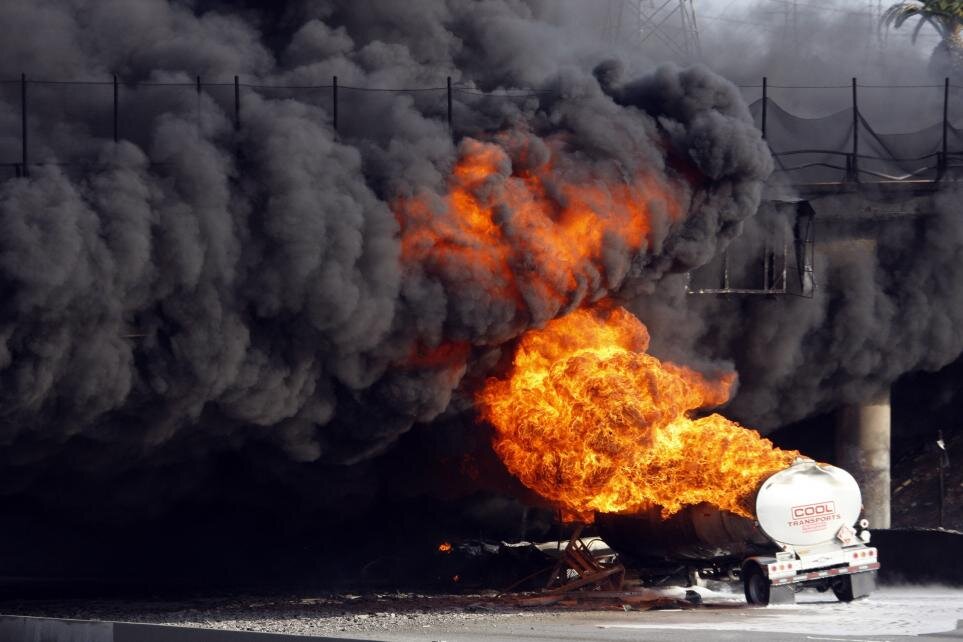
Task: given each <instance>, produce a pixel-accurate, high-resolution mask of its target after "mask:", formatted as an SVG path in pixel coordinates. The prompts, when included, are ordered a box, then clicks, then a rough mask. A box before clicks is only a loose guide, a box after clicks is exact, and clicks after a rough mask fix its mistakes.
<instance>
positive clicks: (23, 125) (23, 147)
mask: <svg viewBox="0 0 963 642" xmlns="http://www.w3.org/2000/svg"><path fill="white" fill-rule="evenodd" d="M20 166H21V168H22V169H21V171H22V172H23V175H24V176H29V175H30V170H29V169H28V167H27V74H26V73H21V74H20Z"/></svg>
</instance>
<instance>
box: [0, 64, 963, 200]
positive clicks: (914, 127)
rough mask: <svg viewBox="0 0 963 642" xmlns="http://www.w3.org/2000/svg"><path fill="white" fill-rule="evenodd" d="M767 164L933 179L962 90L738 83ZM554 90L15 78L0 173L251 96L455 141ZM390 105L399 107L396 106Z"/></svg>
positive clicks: (143, 135)
mask: <svg viewBox="0 0 963 642" xmlns="http://www.w3.org/2000/svg"><path fill="white" fill-rule="evenodd" d="M740 89H741V91H742V92H743V96H744V97H745V98H746V100H747V102H749V104H750V112H751V114H752V116H753V118H754V119H755V122H756V125H757V126H758V127H759V128H760V129H761V130H762V132H763V134H764V136H765V137H766V140H767V141H768V143H769V146H770V148H771V149H772V151H773V154H774V156H775V158H776V164H777V170H776V173H777V176H781V180H785V181H786V182H789V183H794V184H808V183H821V182H845V181H853V182H854V181H887V180H897V181H898V180H936V179H939V178H941V177H943V176H945V175H946V174H947V172H952V171H954V170H958V169H960V168H963V100H961V98H963V91H961V90H963V87H960V86H956V85H953V84H951V83H950V82H949V81H948V80H947V81H946V82H944V83H942V84H936V85H926V84H920V85H886V86H883V85H861V84H859V83H858V82H857V81H856V80H855V79H854V80H853V82H852V84H849V85H830V86H790V85H777V84H769V83H768V81H767V80H766V79H763V80H762V82H761V83H759V84H756V85H745V86H741V87H740ZM553 93H554V92H538V91H519V92H483V91H479V90H477V89H472V88H465V87H458V86H452V84H451V80H450V79H449V80H448V82H447V83H446V84H444V85H439V86H435V87H422V88H392V89H380V88H370V87H352V86H344V85H339V84H338V79H337V77H333V78H332V79H331V82H330V83H326V84H321V85H302V86H295V85H288V86H277V85H261V84H250V83H243V82H240V79H239V78H238V77H235V78H234V79H233V81H228V82H207V81H202V80H201V79H200V78H197V79H195V80H194V81H193V82H137V83H129V82H124V81H121V80H119V79H117V78H112V79H108V80H103V81H99V80H92V81H83V80H80V81H52V80H44V79H30V78H27V77H26V76H23V77H21V78H20V79H9V80H2V81H0V167H2V171H3V174H2V175H4V176H10V175H20V174H23V173H25V172H27V173H29V171H30V168H31V167H34V166H36V165H39V164H47V163H59V164H70V165H79V166H84V165H85V164H95V163H97V162H98V154H99V152H98V150H99V149H100V148H101V144H102V143H103V141H105V140H115V141H119V140H129V141H132V142H134V143H137V144H138V145H140V146H142V147H145V148H146V147H148V146H149V145H150V143H151V138H150V137H151V136H152V135H153V134H152V132H153V127H152V120H153V119H154V118H156V117H157V115H158V114H163V113H177V114H179V115H180V116H181V117H182V118H183V117H187V118H191V117H193V118H196V119H197V120H198V122H200V119H201V118H202V114H203V112H204V110H205V109H207V108H208V107H210V106H211V105H213V106H216V107H217V109H218V110H219V114H220V115H221V117H222V118H226V119H228V120H229V121H231V122H232V123H233V125H234V127H235V128H239V127H240V126H241V124H242V123H243V122H244V118H245V105H246V104H247V105H250V104H251V101H252V100H253V99H254V96H255V95H256V96H258V97H260V98H262V99H273V100H297V101H298V102H299V103H303V104H307V105H310V106H312V107H314V108H316V109H317V113H318V114H319V118H323V119H326V121H327V122H329V123H330V124H331V126H332V127H334V128H335V129H336V130H337V131H338V133H339V135H341V136H342V137H344V138H346V139H352V138H364V137H369V136H377V135H379V134H390V131H389V130H390V128H391V127H393V126H395V121H394V119H396V118H398V117H399V111H400V110H399V105H400V106H402V107H404V108H408V109H413V110H415V111H417V112H419V113H420V114H422V115H423V116H425V117H427V118H431V119H437V120H438V121H441V122H446V123H447V126H448V127H449V128H451V130H452V134H453V135H457V134H458V125H459V122H462V123H464V122H467V121H468V120H469V117H468V114H469V112H470V113H471V121H472V123H473V127H474V128H477V127H479V119H481V122H480V126H481V127H483V128H484V127H485V126H486V124H485V122H484V121H485V119H488V120H490V122H489V123H488V126H490V127H497V126H498V125H499V124H500V123H499V121H501V120H504V119H505V118H508V117H510V116H511V115H512V113H513V112H532V111H534V110H535V109H537V107H538V104H539V101H541V100H543V99H545V98H546V97H548V96H551V95H552V94H553ZM399 99H400V101H401V102H399Z"/></svg>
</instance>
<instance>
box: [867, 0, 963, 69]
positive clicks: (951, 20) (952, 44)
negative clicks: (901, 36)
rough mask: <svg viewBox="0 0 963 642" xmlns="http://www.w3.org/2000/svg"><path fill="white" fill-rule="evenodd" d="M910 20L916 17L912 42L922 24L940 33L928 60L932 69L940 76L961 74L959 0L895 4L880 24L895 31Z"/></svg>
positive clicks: (962, 14)
mask: <svg viewBox="0 0 963 642" xmlns="http://www.w3.org/2000/svg"><path fill="white" fill-rule="evenodd" d="M912 18H919V22H917V23H916V27H915V28H914V29H913V42H914V43H915V42H916V38H917V36H919V33H920V30H921V29H922V28H923V26H924V25H927V24H928V25H932V26H933V28H934V29H936V31H937V32H938V33H939V34H940V38H941V41H940V44H938V45H937V46H936V49H934V50H933V57H932V59H931V64H932V65H933V66H934V67H935V69H934V70H935V71H939V72H940V73H941V74H942V73H944V72H946V73H949V72H950V71H957V72H959V71H963V0H914V1H913V2H898V3H896V4H894V5H893V6H891V7H890V8H889V9H887V10H886V12H885V13H884V14H883V24H884V25H886V26H887V27H893V28H895V29H898V28H900V27H901V26H903V23H905V22H906V21H907V20H910V19H912Z"/></svg>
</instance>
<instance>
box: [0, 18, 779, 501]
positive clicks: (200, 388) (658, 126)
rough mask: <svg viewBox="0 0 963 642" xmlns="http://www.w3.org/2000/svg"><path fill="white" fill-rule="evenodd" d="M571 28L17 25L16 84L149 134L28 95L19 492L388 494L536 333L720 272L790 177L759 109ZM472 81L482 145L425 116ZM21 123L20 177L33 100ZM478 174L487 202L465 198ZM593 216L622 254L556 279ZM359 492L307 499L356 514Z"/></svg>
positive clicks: (9, 289) (484, 23) (504, 22)
mask: <svg viewBox="0 0 963 642" xmlns="http://www.w3.org/2000/svg"><path fill="white" fill-rule="evenodd" d="M553 14H554V9H553V8H552V5H551V3H546V4H544V5H543V3H539V2H531V3H528V2H520V1H512V0H504V1H492V2H486V3H475V2H468V1H466V0H449V1H447V2H442V1H440V0H437V1H424V2H408V3H389V2H324V1H304V2H297V3H295V2H292V3H287V4H286V5H285V6H284V7H283V8H280V9H278V8H274V9H271V10H267V9H262V8H259V7H257V6H254V5H251V6H248V7H246V8H243V9H231V8H229V7H228V6H227V5H224V4H220V3H193V4H192V3H186V2H183V3H182V2H174V1H173V0H170V1H168V0H137V1H136V2H109V3H108V2H104V3H95V5H93V6H91V5H89V4H88V3H83V2H71V1H57V2H53V1H45V2H28V1H26V0H14V1H13V2H6V3H4V4H3V6H2V7H0V22H2V23H3V24H4V25H5V27H6V29H5V30H6V31H7V32H8V33H9V34H10V37H9V38H7V39H6V40H5V41H4V44H3V46H2V49H3V55H2V56H0V76H2V78H4V79H16V78H18V77H19V74H20V73H21V72H24V73H27V74H28V77H29V78H30V79H36V80H37V81H44V80H64V79H69V80H105V81H109V79H110V77H111V75H112V74H117V76H118V78H119V86H120V98H121V109H120V111H121V114H122V118H121V122H120V141H119V142H116V143H115V142H114V141H113V140H112V135H111V133H110V131H111V130H110V127H109V126H107V125H105V124H106V123H109V122H110V118H111V98H110V95H111V94H110V92H111V86H110V84H109V82H106V83H105V84H104V85H97V86H91V85H51V84H45V83H31V84H30V85H28V100H29V104H30V108H29V123H30V124H29V127H30V130H29V131H30V136H31V138H30V157H31V158H30V161H31V164H30V165H29V166H28V168H27V169H28V170H29V176H26V177H12V176H11V177H10V178H8V179H6V180H4V181H3V183H2V184H0V227H2V231H3V234H0V284H2V288H3V291H4V293H5V297H4V301H5V306H4V312H3V314H2V318H0V378H2V395H3V417H2V420H0V439H2V442H3V443H4V444H5V448H4V449H3V452H2V455H0V462H2V463H0V469H2V471H3V472H2V474H0V491H2V492H5V493H7V494H10V493H15V492H20V491H25V492H33V493H35V494H38V495H42V496H44V497H45V498H46V499H49V500H51V501H53V500H55V499H56V498H61V499H62V498H63V497H64V496H69V495H70V492H69V491H68V490H67V488H68V487H70V485H71V484H74V483H78V480H82V481H83V484H82V486H83V488H84V489H85V491H89V488H90V487H91V486H92V487H96V488H100V489H110V490H109V491H107V496H106V497H104V500H103V501H104V502H106V503H108V504H111V503H116V504H118V505H120V506H130V505H133V506H138V510H144V509H143V507H141V506H140V504H141V502H142V501H143V497H144V494H143V493H142V492H141V489H142V487H144V486H145V485H146V488H148V489H150V490H149V492H150V493H152V494H153V495H152V496H153V497H154V498H155V499H158V500H172V501H173V500H177V499H178V498H181V497H186V496H189V495H192V494H195V496H196V494H197V493H199V492H200V491H199V490H198V489H200V488H204V489H205V490H204V491H203V493H201V494H204V493H214V492H216V491H214V490H212V489H211V487H210V484H211V481H212V479H215V478H216V475H214V474H213V473H212V472H211V469H210V467H209V465H208V464H207V463H205V462H208V463H209V462H210V461H213V460H216V459H217V458H218V457H220V456H222V455H223V453H233V454H235V455H236V456H237V457H239V458H240V459H241V460H243V461H245V462H247V464H246V465H248V466H250V469H251V470H252V471H254V472H253V473H252V474H254V475H255V476H258V477H264V478H269V479H272V480H276V479H279V478H280V479H287V480H289V482H290V483H291V484H294V485H297V484H301V483H303V482H302V481H301V478H300V475H301V474H302V472H303V466H305V465H308V466H312V467H313V468H312V470H322V469H325V467H331V466H342V467H343V466H344V465H345V464H359V463H360V462H364V461H366V460H369V459H370V458H371V457H373V456H374V455H377V454H379V453H383V452H385V451H386V450H387V449H389V448H390V447H391V446H392V444H393V443H395V442H396V440H397V439H398V438H399V436H400V435H402V434H404V433H405V432H406V431H408V430H409V429H410V428H411V426H412V425H413V424H414V423H416V422H430V421H432V420H434V419H435V418H436V417H438V416H439V415H441V414H442V413H444V412H445V411H446V409H452V410H457V409H458V408H459V407H460V406H459V404H460V403H463V402H464V395H463V390H464V388H465V387H466V386H468V385H470V382H471V381H473V380H477V378H478V377H480V376H482V375H483V374H484V373H485V372H486V371H487V370H489V369H491V368H492V367H494V365H495V364H496V363H497V362H498V360H499V358H500V354H501V352H500V349H501V346H504V345H506V344H509V343H510V342H511V341H512V340H514V339H515V338H517V337H518V336H519V335H520V334H521V333H523V332H524V331H525V330H526V329H528V328H531V327H537V326H540V325H542V324H544V323H546V322H547V321H548V320H550V319H552V318H555V317H557V316H559V315H562V314H564V313H565V312H567V311H569V310H572V309H574V308H576V307H578V306H580V305H583V304H586V303H589V302H592V301H597V300H599V299H601V298H605V297H613V296H620V297H623V298H626V297H634V296H639V295H644V294H646V293H651V292H653V291H655V289H656V287H657V284H658V283H659V282H660V280H661V279H662V278H663V277H664V276H665V275H667V274H671V273H679V272H684V271H687V270H689V269H691V268H693V267H695V266H698V265H700V264H702V263H704V262H706V261H708V260H709V259H710V258H711V257H712V256H713V255H715V254H716V253H717V252H718V250H719V249H720V248H722V247H724V246H725V244H726V243H727V242H728V241H729V240H730V239H732V238H733V237H734V236H735V235H737V234H738V232H739V230H740V228H741V225H742V221H744V220H745V219H747V218H748V217H750V216H751V215H752V214H754V213H755V211H756V209H757V207H758V205H759V200H760V195H761V187H762V182H763V181H764V179H765V178H766V177H767V176H768V174H769V172H770V170H771V161H770V157H769V154H768V151H767V150H766V147H765V145H764V144H763V142H762V140H761V137H760V135H759V133H758V131H757V130H756V129H755V128H754V127H753V126H752V122H751V118H750V116H749V112H748V110H747V108H746V106H745V104H744V102H743V101H742V99H741V98H740V96H739V94H738V91H737V90H736V89H735V88H734V87H733V86H732V85H731V84H729V83H728V82H727V81H725V80H723V79H722V78H721V77H719V76H717V75H715V74H713V73H712V72H710V71H708V70H706V69H705V68H703V67H691V68H680V67H677V66H674V65H664V66H660V67H657V68H654V67H651V66H649V65H648V64H646V65H640V61H639V60H638V59H637V58H635V59H633V57H632V56H631V55H628V56H622V58H623V60H622V61H621V62H620V61H617V60H616V59H614V58H612V57H611V53H612V52H608V55H605V56H602V55H601V53H602V51H601V50H602V49H603V48H602V47H600V46H599V45H598V43H597V41H593V42H588V41H569V40H567V39H566V35H567V34H568V33H570V30H569V28H568V27H564V26H560V25H559V24H558V23H557V22H552V20H550V19H551V18H553ZM40 34H42V36H41V35H40ZM640 66H644V67H647V68H648V69H649V71H647V72H645V73H639V67H640ZM234 74H238V75H239V76H240V77H241V78H242V81H243V83H244V88H243V89H244V91H243V95H242V101H241V111H240V124H239V127H235V124H234V114H233V113H232V108H233V107H232V102H231V93H232V88H231V87H230V81H231V79H232V78H233V75H234ZM335 75H336V76H337V77H338V79H339V83H340V85H341V86H342V90H341V94H340V98H339V100H340V102H339V110H340V113H339V121H338V129H337V131H336V130H335V129H334V127H333V118H334V114H333V111H332V107H331V95H332V94H331V89H330V87H327V86H328V85H330V84H331V83H332V76H335ZM196 76H200V77H201V79H202V84H203V87H202V90H201V91H200V92H196V91H195V87H194V83H195V77H196ZM447 76H450V77H451V78H452V80H453V82H454V84H455V86H456V89H457V90H456V91H455V92H454V95H453V108H452V113H453V122H454V127H455V132H454V136H453V132H451V131H449V128H448V124H447V122H446V106H445V92H444V90H441V91H435V92H421V91H416V90H419V89H423V88H426V87H435V88H437V87H444V84H445V79H446V77H447ZM211 83H213V84H211ZM217 83H227V84H226V86H220V85H217ZM254 86H257V87H254ZM312 86H325V88H322V89H302V90H296V89H292V87H312ZM374 89H395V90H398V91H394V92H383V91H373V90H374ZM484 92H495V93H496V94H500V95H502V96H503V97H498V96H494V97H493V96H491V95H485V94H484ZM0 95H2V96H3V101H2V102H0V124H2V131H3V132H4V134H3V138H2V139H0V150H2V152H3V154H4V156H5V158H6V159H10V160H11V161H13V162H15V159H17V158H18V152H19V142H20V141H19V135H18V134H19V131H18V125H19V115H20V114H19V84H18V83H8V84H5V85H4V87H3V93H2V94H0ZM479 156H483V157H485V158H486V159H488V160H487V161H486V162H487V163H488V164H486V165H485V168H486V172H488V173H487V174H486V176H485V178H484V179H483V180H474V179H471V178H470V177H469V178H467V179H466V178H464V177H461V178H460V176H461V175H460V174H459V173H458V171H459V168H464V167H466V166H468V167H470V166H471V164H472V163H473V162H475V159H477V158H478V157H479ZM489 161H490V162H489ZM532 176H534V177H537V183H538V187H537V189H535V188H532V187H531V186H530V185H529V188H530V191H529V192H527V193H526V194H527V196H525V198H523V199H522V200H521V201H517V200H512V198H509V196H510V195H512V194H515V195H517V194H518V193H519V190H521V189H523V187H522V186H523V185H527V184H528V183H526V182H525V181H527V180H530V179H529V178H527V177H532ZM531 180H535V179H531ZM651 186H656V187H657V188H658V190H657V192H658V195H657V196H653V195H652V194H653V193H649V192H647V191H646V189H648V187H651ZM573 187H581V188H583V189H584V190H585V191H587V192H591V193H593V194H596V195H597V198H596V200H593V201H586V202H584V203H581V202H580V201H579V200H578V198H577V197H574V196H573V194H575V193H577V192H573V191H572V189H573ZM526 189H528V188H526ZM458 190H462V192H463V193H464V194H465V195H466V197H467V198H470V199H471V200H472V202H473V203H480V204H483V206H484V207H485V208H487V210H486V211H490V212H492V216H494V219H493V220H495V221H496V223H497V228H498V230H497V232H493V233H497V235H498V236H499V238H500V239H501V246H500V247H501V248H502V249H501V250H498V251H497V252H496V251H494V250H493V249H492V248H490V247H488V245H486V243H485V239H484V238H482V239H481V240H480V237H478V236H477V234H476V230H474V229H473V228H470V227H469V228H466V227H465V225H464V223H463V222H461V221H459V220H458V219H457V218H456V216H455V214H456V213H455V212H454V211H453V210H452V206H451V203H452V198H453V196H452V195H453V193H455V192H457V191H458ZM619 194H622V195H623V196H625V195H627V198H621V200H620V196H619ZM583 205H584V207H585V208H586V209H588V210H591V211H592V217H594V218H592V219H591V220H592V221H594V223H595V224H596V225H595V226H594V227H593V228H591V229H592V230H594V229H600V230H602V231H603V232H604V233H602V234H601V236H600V238H599V239H598V242H597V245H595V246H593V250H592V251H591V252H589V253H587V254H585V255H579V256H572V257H567V258H566V257H560V256H558V255H553V254H552V248H550V247H545V246H544V245H543V241H542V239H543V238H544V237H545V236H546V235H547V236H551V235H552V233H553V230H555V229H556V228H558V227H559V226H561V225H562V221H564V220H566V217H568V216H569V214H568V213H569V212H571V211H573V208H576V207H577V206H583ZM525 208H527V209H525ZM532 208H534V209H535V210H537V211H536V214H534V215H529V214H526V213H525V212H529V210H531V209H532ZM639 208H642V209H644V210H645V217H644V220H645V224H646V226H647V227H646V229H645V233H644V234H640V235H638V236H637V238H635V239H634V240H633V241H630V242H627V241H626V240H625V238H624V237H623V236H621V235H620V234H619V233H618V232H619V231H620V230H619V229H618V228H619V224H620V222H624V221H635V220H637V218H632V217H633V216H637V212H636V210H637V209H639ZM523 210H524V211H523ZM620 217H623V218H620ZM606 226H608V227H606ZM589 231H591V230H589ZM428 233H431V234H433V235H435V236H434V237H433V238H432V239H431V240H430V242H429V243H428V245H427V246H425V245H424V244H423V243H422V244H421V245H419V239H420V238H421V236H419V235H424V234H428ZM448 249H451V251H450V252H449V251H448ZM499 252H500V253H499ZM453 257H454V258H453ZM563 258H566V260H565V262H564V265H563V266H561V267H559V266H558V265H557V264H556V263H557V262H558V261H559V260H560V259H563ZM461 259H464V260H461ZM489 259H498V261H497V262H494V263H493V262H491V261H489ZM493 283H501V285H500V286H497V287H496V286H493V285H492V284H493ZM506 293H510V294H511V295H510V296H506ZM473 378H474V379H473ZM337 477H338V478H339V479H343V478H344V473H343V472H339V473H337ZM336 483H341V482H335V481H332V482H331V484H332V485H331V486H329V487H326V488H325V489H324V490H319V491H311V492H309V491H308V490H307V489H306V490H305V492H306V494H312V492H317V493H318V494H322V495H328V499H329V501H332V502H337V501H338V499H339V498H338V497H337V493H336V492H333V488H334V485H335V484H336ZM345 483H347V482H345ZM355 485H356V486H357V485H358V484H357V483H356V484H355ZM226 492H227V493H228V494H230V491H226ZM68 501H69V500H68ZM151 504H152V505H155V506H156V505H162V504H163V501H159V502H151Z"/></svg>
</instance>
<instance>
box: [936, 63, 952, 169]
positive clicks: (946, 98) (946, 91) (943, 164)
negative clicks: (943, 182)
mask: <svg viewBox="0 0 963 642" xmlns="http://www.w3.org/2000/svg"><path fill="white" fill-rule="evenodd" d="M949 115H950V79H949V78H944V79H943V153H942V154H940V163H939V170H938V172H939V178H943V174H945V173H946V168H947V165H948V164H949V157H948V156H947V153H948V151H949V138H948V136H949V128H950V122H949Z"/></svg>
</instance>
